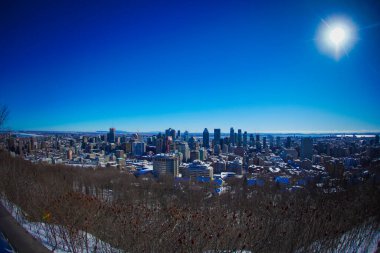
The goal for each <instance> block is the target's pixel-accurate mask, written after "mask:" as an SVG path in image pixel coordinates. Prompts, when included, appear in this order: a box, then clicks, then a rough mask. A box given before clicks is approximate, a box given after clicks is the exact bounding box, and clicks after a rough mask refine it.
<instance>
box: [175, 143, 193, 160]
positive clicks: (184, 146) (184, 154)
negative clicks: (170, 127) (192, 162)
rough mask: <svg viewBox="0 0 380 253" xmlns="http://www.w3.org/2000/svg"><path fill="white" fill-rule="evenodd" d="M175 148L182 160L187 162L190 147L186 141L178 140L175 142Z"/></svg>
mask: <svg viewBox="0 0 380 253" xmlns="http://www.w3.org/2000/svg"><path fill="white" fill-rule="evenodd" d="M177 149H178V151H179V152H181V153H182V161H183V162H184V163H187V162H188V161H189V159H190V148H189V145H188V144H187V142H180V143H178V144H177Z"/></svg>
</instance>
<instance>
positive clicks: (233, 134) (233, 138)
mask: <svg viewBox="0 0 380 253" xmlns="http://www.w3.org/2000/svg"><path fill="white" fill-rule="evenodd" d="M230 143H231V144H232V145H233V146H235V131H234V128H233V127H231V128H230Z"/></svg>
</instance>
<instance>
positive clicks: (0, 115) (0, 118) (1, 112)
mask: <svg viewBox="0 0 380 253" xmlns="http://www.w3.org/2000/svg"><path fill="white" fill-rule="evenodd" d="M8 115H9V109H8V107H7V106H6V105H0V127H1V126H2V125H3V124H4V122H5V121H6V120H7V118H8Z"/></svg>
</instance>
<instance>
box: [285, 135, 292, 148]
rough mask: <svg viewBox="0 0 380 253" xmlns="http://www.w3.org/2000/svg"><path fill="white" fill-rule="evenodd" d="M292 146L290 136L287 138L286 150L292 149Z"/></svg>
mask: <svg viewBox="0 0 380 253" xmlns="http://www.w3.org/2000/svg"><path fill="white" fill-rule="evenodd" d="M291 145H292V139H291V138H290V136H288V137H286V142H285V148H290V147H291Z"/></svg>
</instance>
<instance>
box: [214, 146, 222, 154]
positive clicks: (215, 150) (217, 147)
mask: <svg viewBox="0 0 380 253" xmlns="http://www.w3.org/2000/svg"><path fill="white" fill-rule="evenodd" d="M220 150H221V148H220V144H216V145H214V154H215V155H219V154H220Z"/></svg>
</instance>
